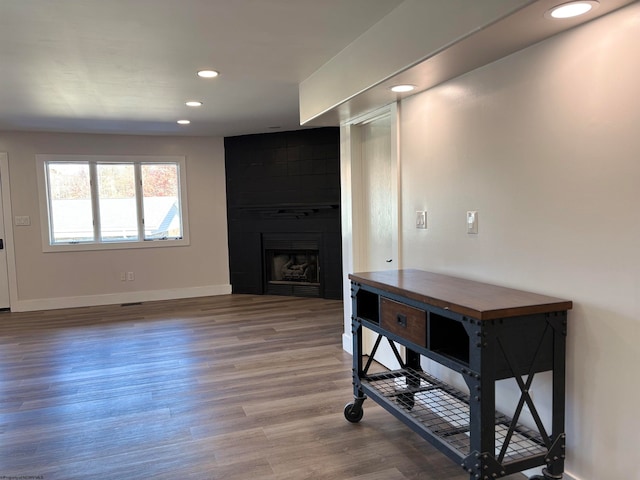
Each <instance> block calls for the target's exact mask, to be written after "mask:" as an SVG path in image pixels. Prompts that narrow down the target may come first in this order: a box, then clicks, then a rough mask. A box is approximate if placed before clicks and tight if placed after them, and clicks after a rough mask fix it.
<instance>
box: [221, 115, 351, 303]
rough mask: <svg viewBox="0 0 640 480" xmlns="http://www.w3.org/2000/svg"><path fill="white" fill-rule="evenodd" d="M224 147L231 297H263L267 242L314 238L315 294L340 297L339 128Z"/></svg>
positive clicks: (249, 138) (246, 138)
mask: <svg viewBox="0 0 640 480" xmlns="http://www.w3.org/2000/svg"><path fill="white" fill-rule="evenodd" d="M224 145H225V168H226V185H227V219H228V231H229V268H230V275H231V285H232V288H233V292H234V293H250V294H264V293H266V286H265V272H264V267H263V256H264V251H263V242H264V238H265V236H268V237H272V236H273V235H274V234H276V235H278V236H280V237H283V238H288V239H292V240H295V239H297V238H301V239H303V240H304V239H305V238H309V236H310V235H311V236H313V237H314V238H319V243H320V258H319V261H320V265H319V267H320V277H321V285H322V286H321V288H320V290H319V292H318V293H317V295H318V296H321V297H324V298H332V299H340V298H342V253H341V233H340V133H339V129H338V128H333V127H332V128H318V129H310V130H299V131H292V132H279V133H271V134H259V135H243V136H238V137H227V138H225V141H224ZM301 292H302V293H300V294H301V295H303V296H305V295H307V294H305V293H304V290H301ZM283 294H293V295H295V294H298V293H296V292H293V291H290V292H283ZM309 295H313V296H315V294H309Z"/></svg>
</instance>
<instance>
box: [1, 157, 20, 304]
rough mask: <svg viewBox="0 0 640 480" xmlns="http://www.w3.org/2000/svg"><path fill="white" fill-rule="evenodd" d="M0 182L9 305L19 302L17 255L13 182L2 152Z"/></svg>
mask: <svg viewBox="0 0 640 480" xmlns="http://www.w3.org/2000/svg"><path fill="white" fill-rule="evenodd" d="M0 182H2V183H1V185H2V218H3V219H4V238H5V240H4V248H5V250H6V252H7V275H8V279H9V305H10V307H11V306H13V305H16V303H17V302H18V282H17V278H18V277H17V273H16V255H15V253H16V252H15V248H14V242H13V241H14V236H13V214H12V209H11V183H10V182H9V157H8V155H7V154H6V153H5V152H0Z"/></svg>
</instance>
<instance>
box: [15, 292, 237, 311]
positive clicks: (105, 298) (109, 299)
mask: <svg viewBox="0 0 640 480" xmlns="http://www.w3.org/2000/svg"><path fill="white" fill-rule="evenodd" d="M230 293H231V285H207V286H204V287H189V288H178V289H170V290H149V291H144V292H122V293H109V294H104V295H83V296H80V297H58V298H40V299H35V300H18V301H17V302H15V303H12V304H11V311H12V312H32V311H35V310H55V309H59V308H76V307H93V306H98V305H117V304H121V303H134V302H151V301H155V300H175V299H178V298H195V297H208V296H214V295H227V294H230Z"/></svg>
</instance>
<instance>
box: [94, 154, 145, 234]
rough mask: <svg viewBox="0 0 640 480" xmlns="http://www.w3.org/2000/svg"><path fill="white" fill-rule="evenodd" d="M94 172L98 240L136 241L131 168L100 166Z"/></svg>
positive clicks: (111, 165) (124, 166)
mask: <svg viewBox="0 0 640 480" xmlns="http://www.w3.org/2000/svg"><path fill="white" fill-rule="evenodd" d="M96 168H97V176H98V202H99V207H100V238H101V239H102V241H104V242H109V241H135V240H138V216H137V207H136V182H135V172H134V168H133V164H131V163H130V164H111V163H99V164H98V165H97V166H96Z"/></svg>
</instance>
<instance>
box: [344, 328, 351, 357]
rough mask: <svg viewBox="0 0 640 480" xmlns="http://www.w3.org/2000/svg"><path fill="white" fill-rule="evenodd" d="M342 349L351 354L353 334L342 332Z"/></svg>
mask: <svg viewBox="0 0 640 480" xmlns="http://www.w3.org/2000/svg"><path fill="white" fill-rule="evenodd" d="M342 349H343V350H344V351H345V352H347V353H350V354H351V355H353V336H352V335H347V334H346V333H343V334H342Z"/></svg>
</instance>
